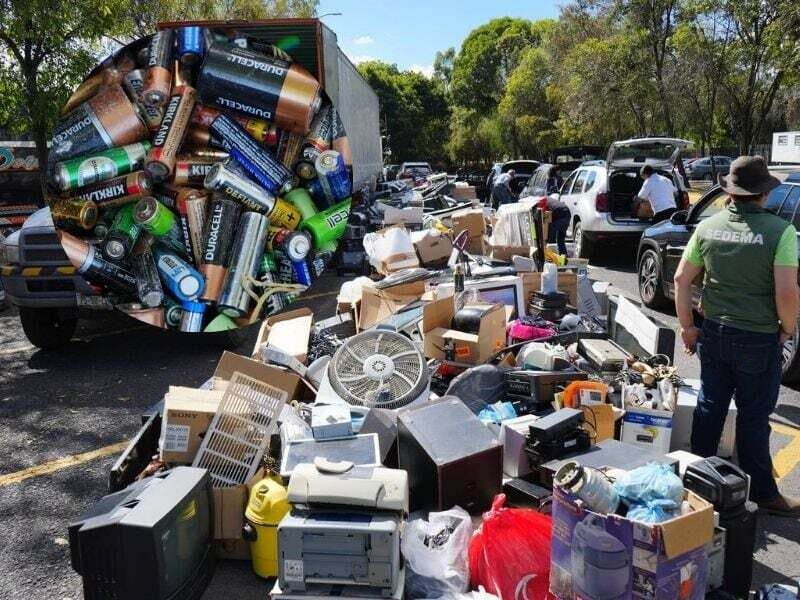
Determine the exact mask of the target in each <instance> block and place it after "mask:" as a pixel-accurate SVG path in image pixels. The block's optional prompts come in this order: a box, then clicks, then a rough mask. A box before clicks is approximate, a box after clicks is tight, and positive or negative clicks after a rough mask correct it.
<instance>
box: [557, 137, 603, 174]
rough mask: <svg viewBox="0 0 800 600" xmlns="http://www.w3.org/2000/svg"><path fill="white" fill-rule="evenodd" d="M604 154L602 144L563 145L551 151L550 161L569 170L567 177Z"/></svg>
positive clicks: (563, 169) (562, 169)
mask: <svg viewBox="0 0 800 600" xmlns="http://www.w3.org/2000/svg"><path fill="white" fill-rule="evenodd" d="M603 155H604V152H603V147H602V146H584V145H581V146H561V147H559V148H555V149H554V150H553V151H552V152H551V153H550V162H551V163H552V164H555V165H558V166H559V170H560V171H567V173H566V175H562V177H566V176H567V175H569V173H571V172H572V171H574V170H575V169H577V168H578V167H579V166H581V164H582V163H585V162H586V161H589V160H599V159H602V158H603Z"/></svg>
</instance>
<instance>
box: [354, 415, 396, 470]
mask: <svg viewBox="0 0 800 600" xmlns="http://www.w3.org/2000/svg"><path fill="white" fill-rule="evenodd" d="M359 433H377V434H378V446H379V448H380V453H381V463H383V466H384V467H390V468H393V469H396V468H397V411H394V410H387V409H385V408H371V409H370V410H369V412H368V413H367V416H366V417H364V423H363V424H362V425H361V430H360V431H359Z"/></svg>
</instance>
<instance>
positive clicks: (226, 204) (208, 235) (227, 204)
mask: <svg viewBox="0 0 800 600" xmlns="http://www.w3.org/2000/svg"><path fill="white" fill-rule="evenodd" d="M241 211H242V207H241V205H240V204H238V203H237V202H234V201H233V200H231V199H229V198H225V197H223V196H220V195H214V197H213V198H212V200H211V203H210V205H209V208H208V211H207V218H206V226H205V230H204V231H203V261H202V262H203V264H202V266H201V267H200V271H201V272H202V273H203V275H204V276H205V278H206V289H205V291H204V292H203V295H202V299H203V300H206V301H207V302H216V301H217V300H218V299H219V295H220V293H221V292H222V286H223V284H224V283H225V277H226V275H227V273H228V264H229V263H230V252H231V245H232V244H233V238H234V236H235V235H236V227H237V226H238V224H239V215H240V214H241Z"/></svg>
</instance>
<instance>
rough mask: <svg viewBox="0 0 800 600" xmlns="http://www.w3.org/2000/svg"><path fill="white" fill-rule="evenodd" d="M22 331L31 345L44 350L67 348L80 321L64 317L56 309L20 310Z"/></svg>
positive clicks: (22, 308)
mask: <svg viewBox="0 0 800 600" xmlns="http://www.w3.org/2000/svg"><path fill="white" fill-rule="evenodd" d="M19 320H20V321H21V322H22V331H24V332H25V337H27V338H28V340H29V341H30V343H31V344H33V345H34V346H36V347H37V348H41V349H42V350H55V349H57V348H61V347H63V346H66V345H67V344H68V343H69V341H70V340H71V339H72V335H73V334H74V333H75V327H76V326H77V324H78V319H77V318H75V317H66V318H65V317H62V316H60V315H59V313H58V309H56V308H28V307H24V306H21V307H20V308H19Z"/></svg>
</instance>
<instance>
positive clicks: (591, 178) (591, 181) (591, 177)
mask: <svg viewBox="0 0 800 600" xmlns="http://www.w3.org/2000/svg"><path fill="white" fill-rule="evenodd" d="M596 179H597V173H595V172H594V171H589V174H588V175H587V176H586V183H584V184H583V191H584V192H588V191H589V190H590V189H592V187H593V186H594V182H595V180H596Z"/></svg>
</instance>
